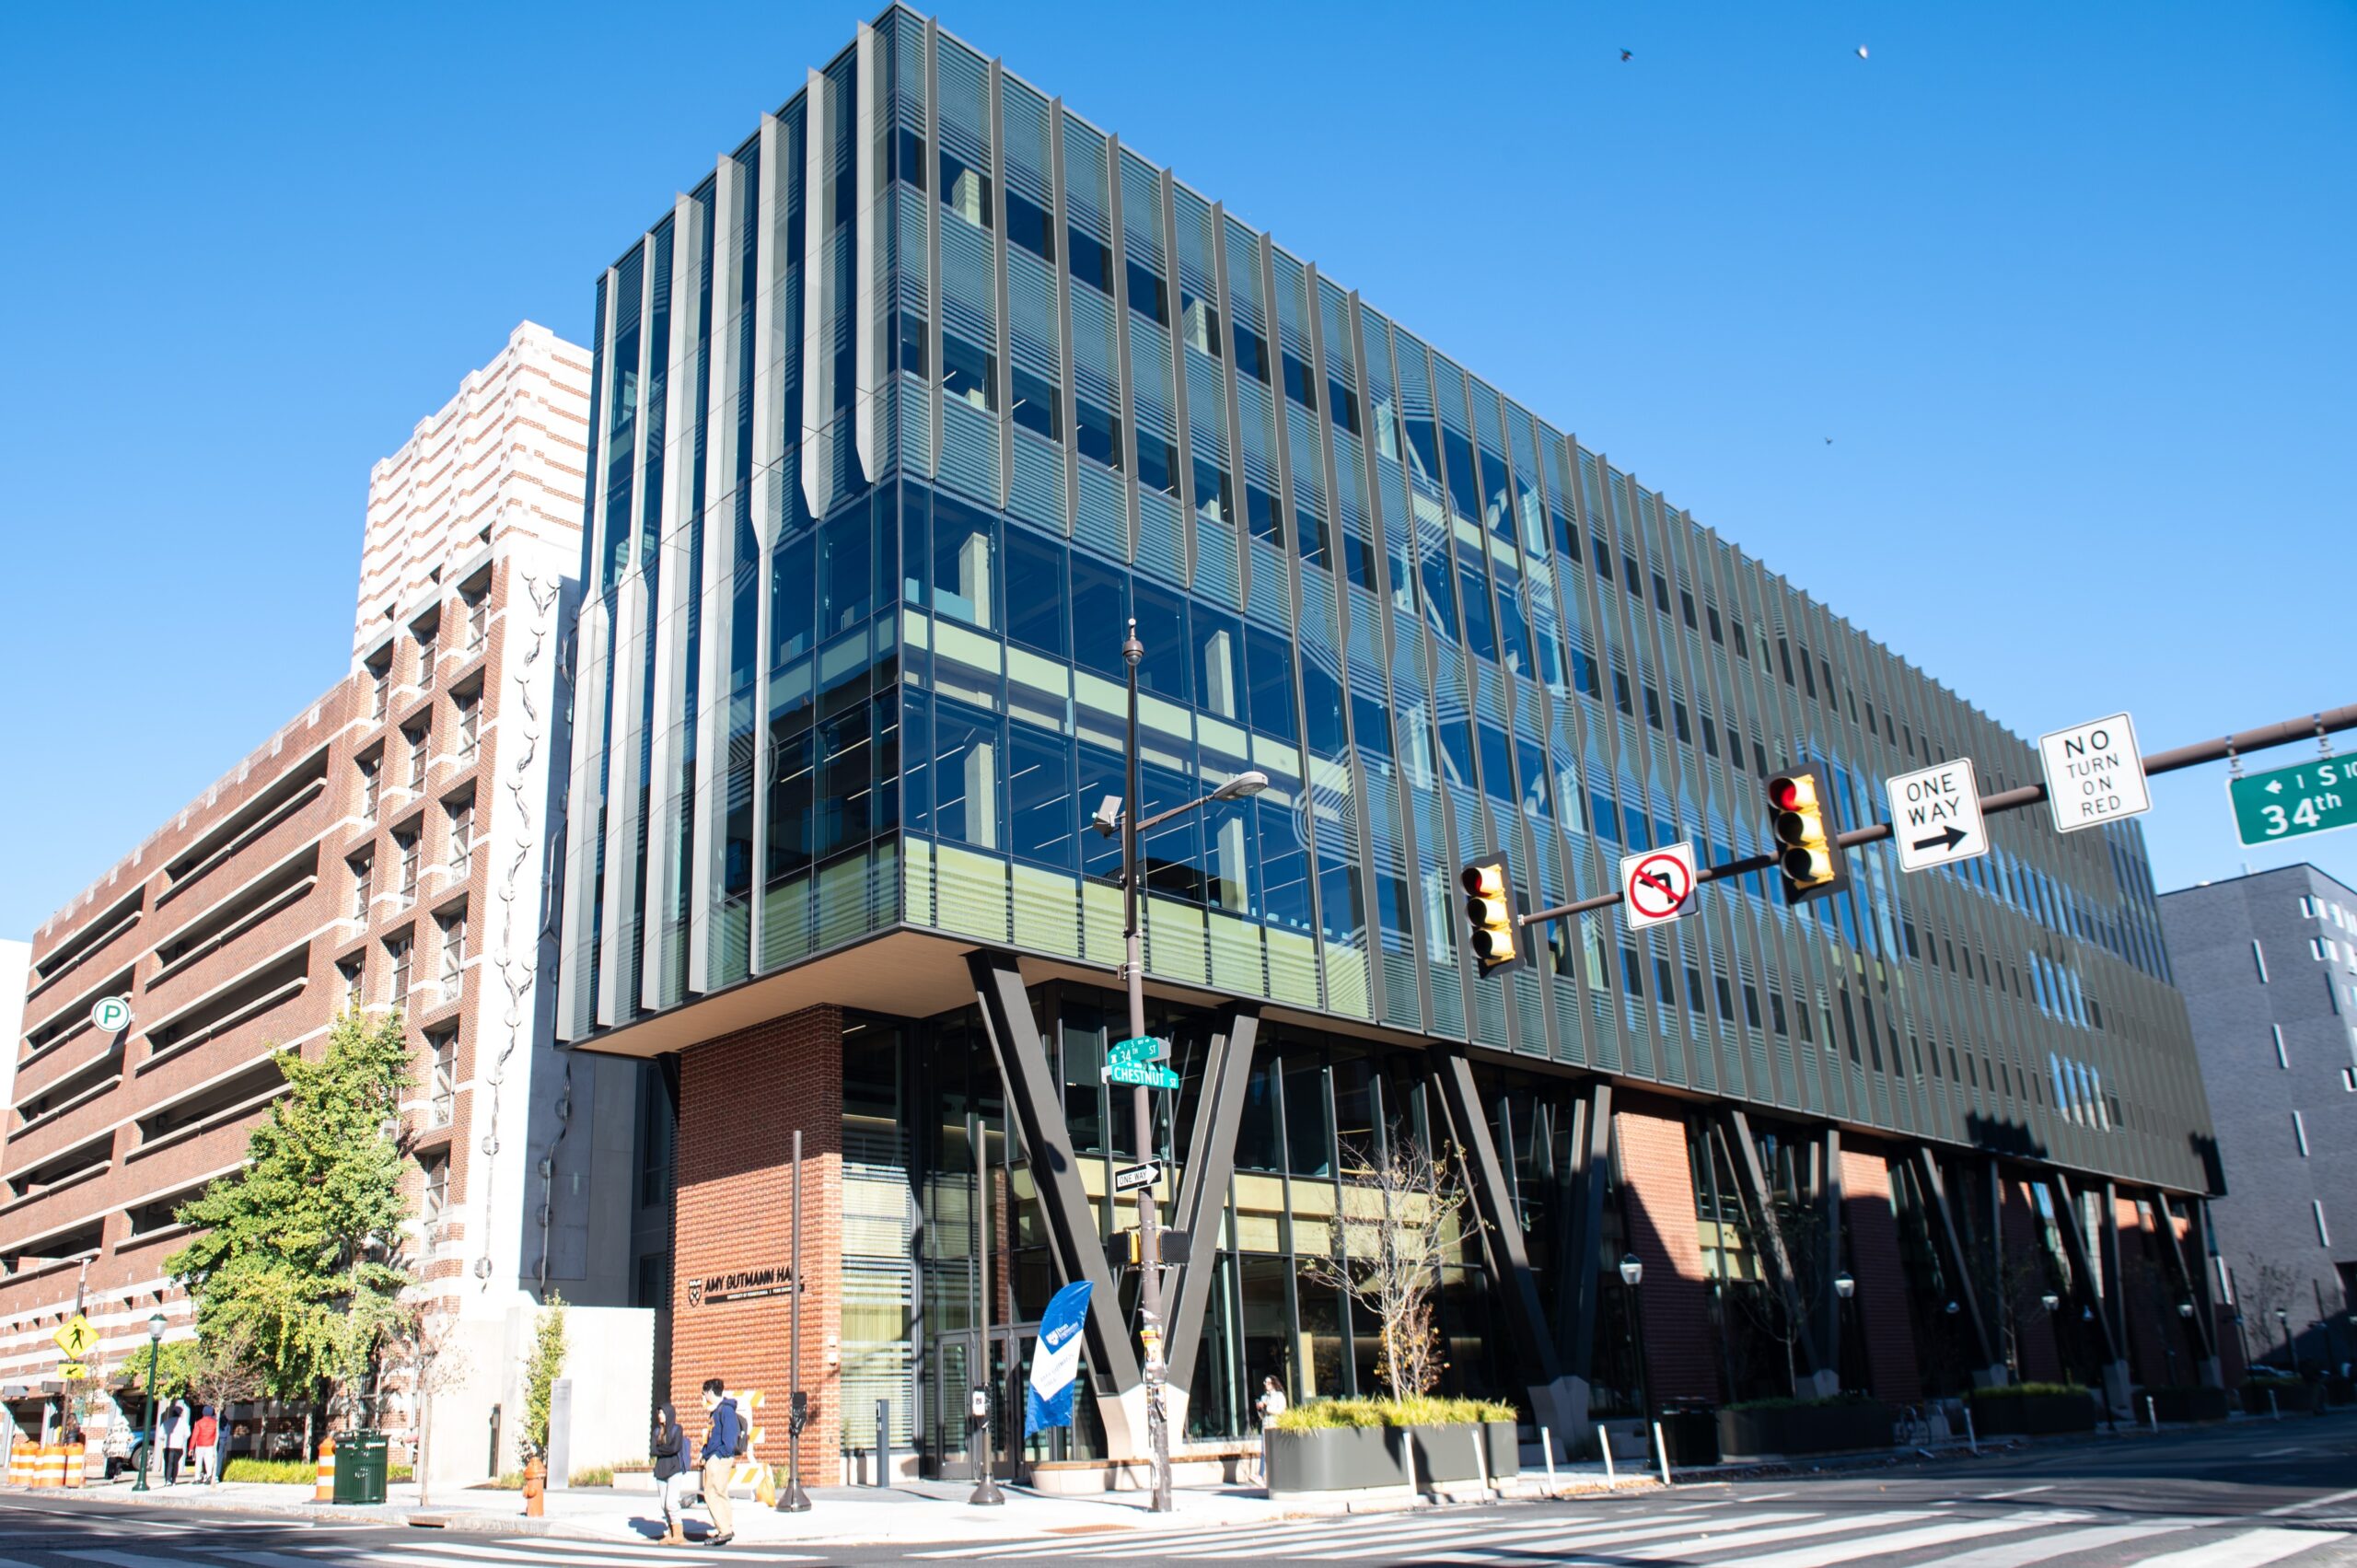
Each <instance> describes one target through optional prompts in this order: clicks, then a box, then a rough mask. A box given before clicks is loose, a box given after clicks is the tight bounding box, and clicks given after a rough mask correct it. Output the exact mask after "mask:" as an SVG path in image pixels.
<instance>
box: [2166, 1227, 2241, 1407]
mask: <svg viewBox="0 0 2357 1568" xmlns="http://www.w3.org/2000/svg"><path fill="white" fill-rule="evenodd" d="M2153 1208H2154V1212H2155V1213H2157V1214H2159V1215H2160V1216H2161V1227H2162V1229H2163V1230H2164V1231H2165V1233H2166V1240H2167V1243H2168V1259H2169V1261H2170V1262H2172V1263H2174V1264H2176V1265H2177V1283H2178V1284H2179V1285H2181V1286H2183V1287H2184V1289H2185V1298H2186V1300H2188V1301H2189V1302H2191V1303H2192V1304H2193V1337H2194V1342H2195V1343H2196V1344H2197V1345H2199V1346H2200V1351H2201V1357H2200V1360H2201V1365H2200V1367H2199V1368H2198V1371H2199V1372H2200V1379H2201V1386H2202V1387H2203V1388H2224V1387H2225V1386H2226V1379H2225V1369H2224V1368H2223V1367H2222V1366H2220V1365H2218V1318H2217V1315H2216V1314H2215V1313H2213V1312H2212V1311H2211V1309H2210V1292H2209V1289H2208V1284H2209V1281H2208V1279H2207V1277H2206V1276H2205V1275H2204V1274H2203V1272H2202V1271H2201V1270H2200V1269H2197V1268H2195V1267H2194V1266H2193V1265H2192V1264H2191V1263H2190V1262H2189V1261H2188V1260H2187V1259H2186V1256H2185V1243H2184V1242H2182V1241H2179V1240H2178V1239H2177V1205H2175V1204H2174V1203H2171V1202H2169V1195H2168V1194H2167V1193H2166V1192H2164V1191H2154V1194H2153ZM2189 1217H2190V1216H2189ZM2188 1228H2189V1230H2191V1231H2192V1237H2191V1239H2192V1240H2193V1241H2194V1242H2195V1243H2196V1244H2199V1243H2200V1239H2201V1233H2200V1230H2199V1229H2198V1228H2196V1227H2194V1226H2192V1225H2188Z"/></svg>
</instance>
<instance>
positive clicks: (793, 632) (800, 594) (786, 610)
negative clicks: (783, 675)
mask: <svg viewBox="0 0 2357 1568" xmlns="http://www.w3.org/2000/svg"><path fill="white" fill-rule="evenodd" d="M818 548H819V547H818V541H817V540H814V539H813V538H812V537H811V536H810V535H808V534H804V535H802V536H801V537H800V538H799V539H795V540H789V541H787V542H786V543H785V544H784V545H782V546H780V547H779V548H778V549H777V550H776V551H775V552H772V555H771V557H770V666H771V668H778V667H780V666H783V665H784V664H786V663H788V662H790V661H791V660H794V659H797V658H800V657H801V656H803V655H805V654H807V653H808V652H809V651H810V648H811V645H812V644H813V642H815V641H816V634H817V631H818V628H817V625H816V624H815V610H816V607H815V606H814V604H813V603H812V597H813V596H812V588H811V583H812V579H813V578H814V577H815V576H816V575H817V570H818Z"/></svg>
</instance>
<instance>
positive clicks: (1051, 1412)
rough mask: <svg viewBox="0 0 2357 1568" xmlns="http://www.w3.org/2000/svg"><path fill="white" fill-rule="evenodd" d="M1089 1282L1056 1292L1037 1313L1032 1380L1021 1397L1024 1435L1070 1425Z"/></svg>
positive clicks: (1071, 1285) (1032, 1354)
mask: <svg viewBox="0 0 2357 1568" xmlns="http://www.w3.org/2000/svg"><path fill="white" fill-rule="evenodd" d="M1088 1291H1089V1285H1088V1282H1087V1281H1086V1280H1083V1281H1081V1282H1079V1283H1076V1284H1068V1285H1066V1286H1064V1288H1063V1289H1062V1290H1060V1291H1058V1292H1056V1294H1055V1295H1054V1297H1053V1298H1052V1299H1051V1300H1050V1301H1049V1303H1048V1309H1047V1311H1045V1312H1043V1313H1041V1314H1040V1316H1039V1344H1038V1345H1037V1346H1036V1347H1035V1348H1034V1349H1033V1350H1032V1352H1031V1383H1030V1387H1029V1388H1028V1389H1027V1390H1026V1391H1025V1394H1024V1397H1023V1431H1024V1434H1025V1435H1027V1436H1028V1435H1029V1434H1032V1433H1034V1432H1045V1431H1046V1430H1048V1428H1050V1427H1051V1426H1070V1425H1071V1424H1072V1387H1073V1379H1074V1377H1075V1376H1077V1375H1078V1374H1079V1372H1080V1346H1081V1333H1080V1330H1081V1326H1082V1325H1083V1324H1084V1323H1086V1321H1087V1320H1088Z"/></svg>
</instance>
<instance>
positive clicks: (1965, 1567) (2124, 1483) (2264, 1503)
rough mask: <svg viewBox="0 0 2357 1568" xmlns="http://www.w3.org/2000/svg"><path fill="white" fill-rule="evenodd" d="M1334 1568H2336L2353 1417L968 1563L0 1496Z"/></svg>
mask: <svg viewBox="0 0 2357 1568" xmlns="http://www.w3.org/2000/svg"><path fill="white" fill-rule="evenodd" d="M643 1562H679V1563H698V1564H715V1563H720V1562H774V1563H786V1562H791V1563H804V1564H835V1565H841V1568H866V1565H868V1564H873V1563H882V1562H927V1563H935V1564H940V1565H943V1568H956V1565H958V1564H966V1563H970V1564H976V1565H989V1564H1004V1563H1050V1562H1073V1563H1079V1562H1105V1563H1110V1564H1113V1565H1114V1568H1161V1565H1164V1564H1174V1565H1175V1564H1181V1563H1187V1564H1192V1563H1202V1562H1247V1563H1269V1562H1339V1563H1362V1564H1366V1565H1368V1568H1394V1565H1398V1568H1408V1565H1412V1564H1434V1565H1439V1564H1450V1565H1458V1564H1462V1565H1465V1568H1538V1565H1540V1564H1550V1563H1596V1564H1604V1565H1607V1568H1638V1565H1643V1568H1681V1565H1689V1564H1690V1565H1694V1568H1830V1565H1834V1564H1857V1565H1860V1568H1902V1565H1903V1568H2265V1565H2268V1564H2272V1563H2284V1564H2287V1565H2289V1568H2320V1565H2323V1564H2347V1565H2351V1568H2357V1418H2351V1417H2349V1416H2340V1417H2333V1418H2329V1419H2326V1420H2313V1419H2309V1420H2298V1421H2286V1422H2283V1423H2245V1424H2239V1425H2236V1426H2235V1427H2231V1428H2223V1429H2221V1428H2212V1429H2209V1430H2203V1431H2189V1432H2178V1433H2169V1434H2164V1435H2161V1436H2158V1437H2153V1436H2138V1437H2135V1438H2131V1439H2122V1440H2111V1441H2098V1442H2091V1443H2083V1444H2071V1445H2049V1446H2039V1447H2034V1448H2028V1449H2024V1450H2021V1451H2018V1452H2014V1453H2007V1454H1992V1455H1991V1456H1989V1457H1987V1458H1980V1459H1968V1458H1955V1459H1941V1460H1936V1461H1917V1462H1912V1463H1905V1464H1899V1465H1893V1466H1888V1467H1884V1468H1879V1469H1869V1470H1849V1471H1828V1472H1823V1473H1809V1472H1805V1471H1803V1472H1796V1473H1794V1474H1789V1475H1782V1476H1776V1477H1770V1478H1763V1479H1760V1480H1756V1481H1741V1482H1732V1483H1729V1482H1704V1483H1699V1484H1681V1485H1679V1486H1678V1487H1677V1488H1676V1489H1674V1490H1672V1491H1670V1492H1667V1493H1660V1492H1655V1493H1641V1494H1634V1495H1629V1496H1623V1497H1620V1498H1613V1499H1600V1500H1589V1499H1578V1500H1573V1501H1567V1502H1562V1503H1546V1504H1501V1505H1497V1506H1492V1507H1465V1508H1450V1509H1441V1510H1426V1511H1422V1512H1419V1513H1416V1514H1413V1515H1399V1514H1389V1515H1365V1516H1355V1517H1350V1518H1341V1519H1305V1520H1294V1521H1289V1522H1286V1523H1283V1524H1279V1525H1271V1526H1264V1527H1232V1528H1226V1529H1196V1530H1193V1531H1191V1532H1177V1531H1161V1530H1145V1531H1130V1530H1123V1531H1118V1532H1114V1531H1092V1532H1088V1533H1086V1534H1081V1535H1062V1536H1057V1537H1053V1538H1049V1539H1038V1540H1030V1541H1020V1542H1013V1543H1007V1542H995V1543H992V1544H990V1545H985V1546H975V1547H958V1546H935V1547H907V1548H885V1547H823V1546H819V1547H805V1548H795V1547H791V1546H783V1545H781V1546H753V1545H737V1546H731V1547H728V1548H726V1549H722V1550H718V1551H714V1550H710V1549H705V1548H701V1547H691V1548H688V1549H685V1550H681V1549H678V1548H664V1547H658V1546H654V1545H651V1544H650V1545H633V1544H626V1543H615V1544H606V1543H600V1542H590V1541H584V1540H579V1539H553V1538H541V1537H497V1536H484V1535H468V1534H459V1533H455V1532H444V1531H435V1530H424V1529H413V1528H407V1527H366V1526H356V1525H348V1524H344V1523H342V1522H340V1521H338V1522H322V1523H314V1522H312V1521H310V1520H308V1519H297V1518H287V1517H283V1516H260V1515H239V1514H237V1513H234V1512H230V1511H226V1510H224V1511H221V1512H217V1513H216V1512H213V1511H210V1510H208V1511H206V1512H204V1513H203V1514H193V1513H192V1512H190V1511H189V1510H187V1509H162V1508H141V1507H133V1506H129V1505H126V1504H92V1503H87V1502H77V1501H76V1500H75V1499H73V1498H71V1497H70V1496H57V1495H50V1494H40V1493H30V1494H28V1493H14V1494H10V1495H7V1496H6V1497H4V1498H0V1568H18V1565H21V1568H89V1565H93V1564H99V1565H104V1568H146V1565H149V1564H157V1565H162V1564H175V1563H190V1564H207V1565H215V1568H334V1565H337V1564H346V1563H353V1564H361V1563H365V1564H371V1565H381V1564H403V1565H408V1568H417V1565H428V1568H497V1565H508V1568H513V1565H517V1564H531V1565H535V1568H633V1565H634V1564H638V1563H643Z"/></svg>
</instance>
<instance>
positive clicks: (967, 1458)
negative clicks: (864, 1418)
mask: <svg viewBox="0 0 2357 1568" xmlns="http://www.w3.org/2000/svg"><path fill="white" fill-rule="evenodd" d="M981 1339H982V1334H981V1330H978V1329H961V1330H957V1331H955V1332H953V1333H945V1334H936V1335H935V1336H934V1341H933V1376H932V1378H931V1380H930V1387H929V1388H928V1389H927V1390H926V1391H927V1393H928V1394H929V1395H930V1396H931V1397H930V1398H928V1399H927V1400H926V1401H925V1406H926V1410H927V1411H928V1413H929V1415H930V1418H931V1424H932V1431H930V1432H929V1433H927V1434H926V1438H927V1442H926V1446H927V1447H928V1448H929V1449H930V1450H931V1451H932V1453H933V1455H934V1458H935V1473H936V1474H938V1475H939V1476H940V1477H941V1478H942V1479H943V1480H944V1481H980V1480H981V1445H980V1443H979V1442H977V1441H976V1437H975V1427H974V1423H972V1422H971V1421H970V1420H969V1419H968V1412H969V1411H970V1410H971V1409H972V1408H973V1394H974V1389H975V1388H977V1387H984V1388H989V1389H990V1390H991V1407H990V1408H991V1453H992V1455H993V1458H994V1459H995V1463H994V1464H993V1467H992V1472H991V1473H992V1474H993V1475H994V1476H996V1477H997V1478H998V1479H999V1480H1001V1481H1010V1480H1013V1479H1014V1477H1015V1474H1016V1470H1017V1469H1019V1468H1020V1465H1021V1462H1022V1461H1023V1460H1024V1459H1025V1458H1027V1457H1028V1458H1038V1457H1039V1455H1037V1454H1033V1455H1029V1456H1026V1455H1025V1454H1023V1453H1021V1452H1019V1451H1018V1450H1020V1449H1021V1447H1022V1446H1023V1388H1024V1377H1025V1376H1026V1373H1027V1371H1028V1368H1029V1366H1030V1365H1031V1347H1032V1346H1033V1345H1034V1344H1036V1343H1037V1342H1039V1325H1038V1324H1036V1323H1027V1324H1021V1325H1018V1326H1016V1327H1013V1328H993V1329H992V1330H990V1359H989V1362H988V1364H987V1365H985V1364H984V1362H983V1359H982V1347H981ZM1034 1446H1037V1440H1035V1441H1034Z"/></svg>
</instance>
